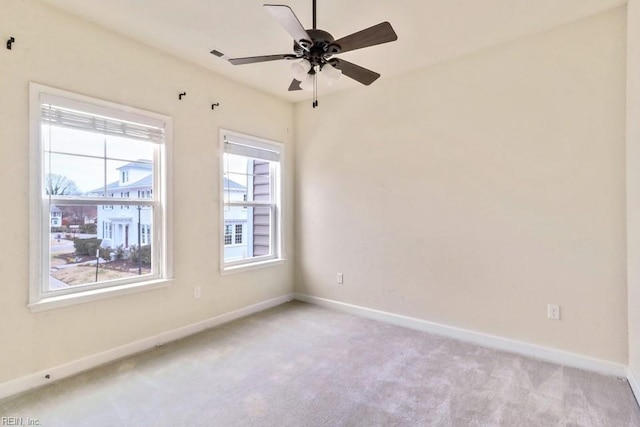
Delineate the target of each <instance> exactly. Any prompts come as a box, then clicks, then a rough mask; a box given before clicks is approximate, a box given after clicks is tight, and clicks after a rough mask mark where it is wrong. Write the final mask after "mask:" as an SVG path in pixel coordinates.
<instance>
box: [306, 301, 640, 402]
mask: <svg viewBox="0 0 640 427" xmlns="http://www.w3.org/2000/svg"><path fill="white" fill-rule="evenodd" d="M294 297H295V299H297V300H300V301H303V302H307V303H311V304H316V305H319V306H322V307H327V308H332V309H336V310H340V311H343V312H346V313H350V314H354V315H356V316H360V317H366V318H368V319H373V320H378V321H381V322H385V323H390V324H393V325H398V326H404V327H406V328H411V329H416V330H419V331H424V332H429V333H432V334H435V335H441V336H445V337H449V338H454V339H457V340H460V341H466V342H470V343H474V344H477V345H481V346H483V347H489V348H494V349H498V350H503V351H508V352H511V353H517V354H521V355H524V356H529V357H534V358H536V359H542V360H545V361H549V362H554V363H558V364H560V365H565V366H570V367H573V368H579V369H584V370H587V371H593V372H598V373H601V374H605V375H613V376H617V377H622V378H625V377H627V367H626V366H625V365H623V364H621V363H615V362H609V361H607V360H601V359H596V358H593V357H589V356H584V355H581V354H577V353H570V352H567V351H563V350H557V349H553V348H549V347H543V346H539V345H536V344H530V343H527V342H524V341H516V340H512V339H509V338H503V337H499V336H496V335H489V334H485V333H482V332H476V331H472V330H468V329H462V328H457V327H455V326H447V325H443V324H439V323H435V322H430V321H428V320H422V319H417V318H415V317H408V316H403V315H399V314H394V313H389V312H386V311H380V310H374V309H371V308H366V307H362V306H357V305H353V304H347V303H344V302H339V301H333V300H329V299H325V298H319V297H314V296H310V295H302V294H295V295H294ZM629 382H631V380H630V381H629ZM632 387H633V386H632ZM635 391H636V389H635V388H634V392H635ZM638 391H640V388H639V389H638ZM636 396H640V395H638V394H636Z"/></svg>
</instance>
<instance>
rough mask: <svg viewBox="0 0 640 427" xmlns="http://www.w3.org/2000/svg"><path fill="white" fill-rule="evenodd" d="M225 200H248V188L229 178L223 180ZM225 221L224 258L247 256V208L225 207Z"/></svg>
mask: <svg viewBox="0 0 640 427" xmlns="http://www.w3.org/2000/svg"><path fill="white" fill-rule="evenodd" d="M223 179H224V182H223V185H224V194H225V196H224V197H225V199H227V200H230V201H243V200H246V198H245V197H246V193H247V187H245V186H244V185H241V184H238V183H237V182H235V181H232V180H230V179H227V178H223ZM225 209H227V212H225V216H224V217H225V221H224V257H225V259H241V258H243V257H246V254H247V249H246V248H247V242H249V241H250V240H248V237H247V208H241V207H225Z"/></svg>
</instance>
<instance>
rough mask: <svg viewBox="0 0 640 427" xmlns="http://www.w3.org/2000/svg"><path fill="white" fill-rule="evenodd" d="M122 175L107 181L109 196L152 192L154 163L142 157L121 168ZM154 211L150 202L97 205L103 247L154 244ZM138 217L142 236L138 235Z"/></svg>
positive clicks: (146, 195) (147, 195) (139, 195)
mask: <svg viewBox="0 0 640 427" xmlns="http://www.w3.org/2000/svg"><path fill="white" fill-rule="evenodd" d="M118 172H119V179H118V181H115V182H112V183H110V184H109V185H107V189H106V192H107V195H108V196H109V197H114V198H117V197H121V198H137V199H142V200H144V199H145V198H151V197H152V196H153V193H152V192H153V175H152V164H151V162H149V161H143V160H139V161H136V162H131V163H127V164H126V165H124V166H121V167H119V168H118ZM152 219H153V215H152V211H151V208H150V207H148V206H141V207H139V206H117V205H116V206H114V205H101V206H98V222H97V230H96V231H97V234H98V238H99V239H102V246H103V247H111V248H117V247H119V246H122V247H123V248H129V247H130V246H138V244H140V245H141V246H144V245H149V244H151V231H152V222H153V221H152ZM138 220H139V221H140V236H138Z"/></svg>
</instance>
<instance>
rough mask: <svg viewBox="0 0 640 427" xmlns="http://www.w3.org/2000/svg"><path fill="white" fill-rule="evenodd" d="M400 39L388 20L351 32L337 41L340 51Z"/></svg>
mask: <svg viewBox="0 0 640 427" xmlns="http://www.w3.org/2000/svg"><path fill="white" fill-rule="evenodd" d="M396 40H398V35H397V34H396V32H395V31H393V27H392V26H391V24H389V23H388V22H382V23H380V24H378V25H374V26H373V27H369V28H367V29H364V30H362V31H358V32H357V33H353V34H350V35H348V36H345V37H343V38H341V39H338V40H336V41H335V44H337V45H339V46H340V53H342V52H348V51H350V50H355V49H362V48H363V47H369V46H375V45H378V44H382V43H389V42H393V41H396Z"/></svg>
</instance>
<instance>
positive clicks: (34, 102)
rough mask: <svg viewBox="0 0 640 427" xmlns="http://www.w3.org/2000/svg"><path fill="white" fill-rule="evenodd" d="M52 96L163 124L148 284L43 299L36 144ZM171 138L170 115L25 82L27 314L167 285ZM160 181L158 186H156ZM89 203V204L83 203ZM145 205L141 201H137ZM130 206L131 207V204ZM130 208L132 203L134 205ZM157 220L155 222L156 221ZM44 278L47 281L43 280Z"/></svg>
mask: <svg viewBox="0 0 640 427" xmlns="http://www.w3.org/2000/svg"><path fill="white" fill-rule="evenodd" d="M42 95H44V96H45V97H46V96H54V97H60V98H65V99H66V100H69V101H70V102H72V103H73V102H75V103H78V104H87V105H88V106H89V107H92V106H93V107H96V110H105V109H106V110H108V111H116V112H118V113H119V114H121V115H122V117H127V116H128V115H134V116H136V118H138V117H147V118H148V119H150V120H152V121H158V122H162V123H164V133H165V135H164V136H165V139H164V143H163V144H162V147H161V150H163V151H164V153H163V155H162V156H155V158H154V161H156V162H157V170H158V172H159V173H157V174H154V177H153V180H154V187H155V188H159V189H160V193H161V194H159V195H158V201H159V203H160V205H163V206H164V214H162V213H161V212H156V211H158V209H154V224H157V225H155V226H154V228H155V229H156V230H159V231H161V233H154V235H153V236H152V239H156V238H157V239H162V236H164V239H162V240H161V241H159V242H157V245H158V248H159V251H160V252H161V254H160V256H161V260H159V268H158V272H157V275H156V276H152V277H149V279H148V280H142V281H135V282H129V281H126V280H124V281H122V282H119V283H118V284H116V285H113V286H106V287H101V288H95V287H93V288H88V289H83V290H80V291H78V292H74V293H69V294H65V295H55V296H47V295H45V292H44V289H43V284H44V280H45V277H44V276H45V274H46V272H47V270H48V268H44V267H43V266H44V263H45V261H46V262H47V267H48V260H47V259H45V258H46V257H45V252H46V253H47V254H48V250H46V251H45V248H44V244H45V240H47V241H48V239H47V238H46V236H47V233H46V232H45V230H48V229H49V226H50V219H49V215H44V214H43V209H44V208H46V207H47V206H48V202H46V203H45V202H44V200H43V197H42V194H43V187H42V186H43V180H42V179H41V175H42V173H43V162H44V158H43V147H42V139H41V136H42V135H41V123H42V120H41V100H42V98H41V96H42ZM172 137H173V122H172V118H171V117H170V116H166V115H163V114H159V113H155V112H151V111H147V110H142V109H138V108H135V107H130V106H127V105H122V104H118V103H116V102H110V101H106V100H103V99H100V98H95V97H91V96H86V95H82V94H78V93H75V92H70V91H66V90H63V89H58V88H54V87H50V86H45V85H42V84H39V83H35V82H30V83H29V205H30V206H29V299H28V304H27V306H28V307H29V308H30V309H31V311H32V312H39V311H44V310H50V309H54V308H59V307H64V306H68V305H74V304H79V303H83V302H87V301H95V300H99V299H104V298H110V297H114V296H117V295H123V294H128V293H132V292H139V291H146V290H150V289H157V288H159V287H164V286H167V285H169V284H170V283H171V281H172V278H173V250H172V246H173V245H172V243H173V230H172V229H173V227H172V226H170V220H171V219H172V218H173V203H172V197H171V195H172V194H173V191H172V180H171V179H170V177H171V174H170V173H171V158H172V145H173V144H172ZM161 179H162V181H160V180H161ZM87 200H88V199H87ZM142 200H144V199H142ZM132 203H133V202H132ZM133 204H135V203H133ZM155 221H157V222H155ZM47 277H48V276H47Z"/></svg>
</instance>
